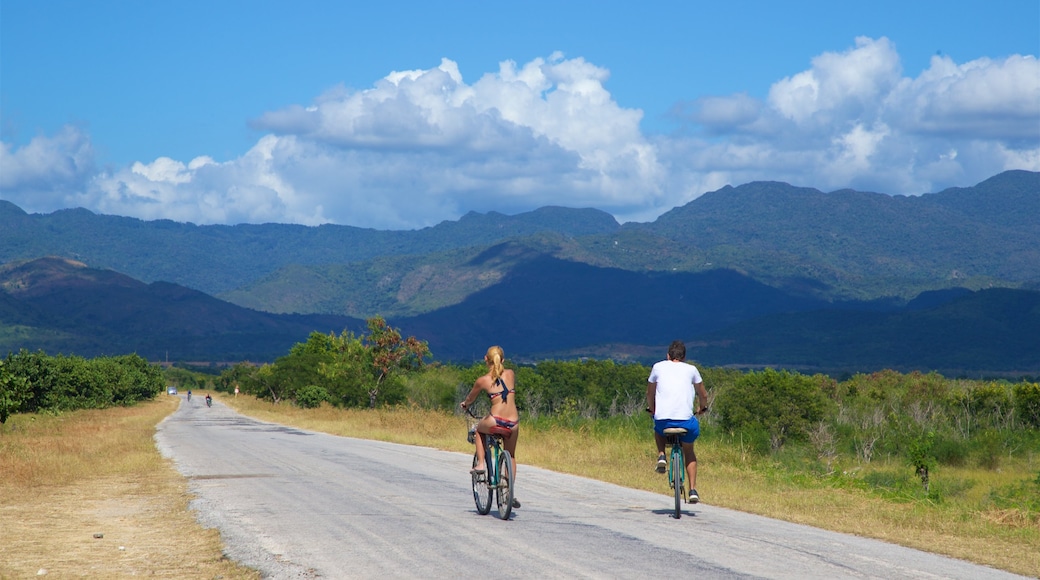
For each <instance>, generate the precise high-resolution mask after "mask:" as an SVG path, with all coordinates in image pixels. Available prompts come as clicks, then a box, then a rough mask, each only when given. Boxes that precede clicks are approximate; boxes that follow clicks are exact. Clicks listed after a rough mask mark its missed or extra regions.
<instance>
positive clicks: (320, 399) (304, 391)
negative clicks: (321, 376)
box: [296, 385, 329, 409]
mask: <svg viewBox="0 0 1040 580" xmlns="http://www.w3.org/2000/svg"><path fill="white" fill-rule="evenodd" d="M328 400H329V392H328V391H326V390H325V387H319V386H317V385H307V386H305V387H303V388H301V389H299V390H298V391H296V404H297V405H298V406H300V407H303V408H304V409H313V408H315V407H320V406H321V404H322V403H324V402H325V401H328Z"/></svg>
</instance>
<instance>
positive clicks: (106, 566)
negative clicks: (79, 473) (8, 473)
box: [0, 473, 259, 578]
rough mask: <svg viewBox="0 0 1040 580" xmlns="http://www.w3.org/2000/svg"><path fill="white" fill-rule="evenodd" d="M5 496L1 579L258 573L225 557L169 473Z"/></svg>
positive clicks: (214, 535)
mask: <svg viewBox="0 0 1040 580" xmlns="http://www.w3.org/2000/svg"><path fill="white" fill-rule="evenodd" d="M31 495H32V496H31V497H22V498H8V499H5V501H4V502H3V506H2V507H0V519H2V520H3V522H4V525H3V528H2V532H0V544H2V545H3V546H4V549H3V552H4V558H3V564H0V577H3V578H25V577H30V576H38V575H39V576H43V575H46V576H55V577H63V578H64V577H76V578H124V577H127V576H152V577H166V578H188V577H190V578H258V577H259V574H257V573H256V572H255V571H252V570H246V569H242V568H239V567H237V566H235V565H233V564H232V563H231V562H229V561H227V560H226V559H225V558H224V556H223V554H222V553H221V543H220V537H219V534H218V533H217V532H216V531H215V530H205V529H201V528H200V526H199V524H198V523H197V522H196V521H195V519H194V514H193V513H192V512H189V511H188V509H187V504H188V500H189V496H188V494H187V492H186V490H185V486H184V483H183V482H182V481H181V480H179V478H177V477H176V476H175V475H174V474H173V473H169V474H166V475H163V474H157V475H155V476H151V477H149V478H147V480H144V481H142V480H127V479H125V478H116V477H108V478H102V479H97V480H92V481H88V482H83V483H81V484H79V485H75V486H62V487H55V488H50V489H43V490H38V491H36V492H35V493H33V494H31Z"/></svg>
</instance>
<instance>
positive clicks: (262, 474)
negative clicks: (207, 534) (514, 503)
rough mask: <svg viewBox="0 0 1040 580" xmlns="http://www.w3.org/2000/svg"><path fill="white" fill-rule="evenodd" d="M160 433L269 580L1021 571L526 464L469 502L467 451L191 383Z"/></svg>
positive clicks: (207, 514)
mask: <svg viewBox="0 0 1040 580" xmlns="http://www.w3.org/2000/svg"><path fill="white" fill-rule="evenodd" d="M459 431H460V434H459V436H460V437H464V436H465V433H464V431H463V428H462V426H461V422H460V428H459ZM156 441H157V443H158V446H159V449H160V451H161V452H162V453H163V454H164V455H166V456H167V457H170V458H172V459H173V460H174V461H175V463H176V465H177V468H178V470H180V472H181V473H182V474H184V475H185V476H186V477H188V478H189V480H190V482H191V491H192V492H193V493H194V494H195V495H196V499H195V500H193V501H192V506H191V507H192V508H193V509H195V510H197V511H198V517H199V520H200V521H201V522H202V523H203V525H205V526H207V527H216V528H218V529H219V530H220V533H221V537H222V538H223V540H224V544H225V553H226V554H227V555H228V556H229V557H230V558H232V559H234V560H236V561H238V562H241V563H243V564H245V565H247V566H250V567H253V568H256V569H258V570H260V571H261V573H262V574H263V575H264V577H266V578H385V577H392V578H460V577H470V578H473V577H481V576H483V577H495V578H652V577H698V578H798V579H803V578H828V579H839V578H885V579H894V578H922V579H923V578H928V579H934V578H963V579H965V580H967V579H971V580H986V579H1006V578H1021V577H1019V576H1015V575H1013V574H1009V573H1006V572H1002V571H999V570H995V569H992V568H987V567H984V566H978V565H975V564H970V563H967V562H962V561H959V560H954V559H951V558H945V557H942V556H937V555H934V554H929V553H927V552H921V551H917V550H911V549H908V548H903V547H900V546H895V545H892V544H886V543H883V542H879V541H876V540H868V539H863V538H858V537H855V536H851V535H847V534H839V533H834V532H827V531H823V530H818V529H816V528H811V527H808V526H802V525H797V524H790V523H786V522H782V521H778V520H773V519H769V518H764V517H760V516H754V515H748V514H744V513H741V512H737V511H733V510H728V509H724V508H718V507H712V506H711V505H707V504H703V503H702V504H698V505H696V506H684V511H683V517H682V518H681V519H679V520H676V519H674V518H673V517H672V515H671V513H672V507H673V504H672V501H673V500H672V498H671V496H669V495H664V494H663V493H661V494H657V493H650V492H645V491H635V490H631V489H626V488H623V487H618V486H616V485H611V484H607V483H602V482H598V481H593V480H589V479H584V478H580V477H574V476H570V475H563V474H559V473H554V472H551V471H546V470H543V469H538V468H534V467H528V466H525V465H523V464H522V463H521V464H520V465H519V468H518V474H517V489H516V494H517V498H518V499H520V500H521V501H522V502H523V506H522V507H521V508H520V509H516V510H513V516H512V517H511V518H510V520H509V521H502V520H500V519H499V518H498V516H497V512H496V511H495V509H492V511H491V514H489V515H487V516H480V515H478V514H477V513H476V509H475V507H474V504H473V495H472V492H471V491H470V478H469V466H470V462H471V460H472V456H471V455H464V454H461V453H453V452H446V451H437V450H434V449H428V448H423V447H412V446H405V445H395V444H390V443H382V442H377V441H366V440H361V439H351V438H347V437H334V436H331V435H325V434H321V433H315V432H311V431H303V430H300V429H294V428H291V427H286V426H283V425H277V424H273V423H265V422H261V421H257V420H254V419H251V418H248V417H245V416H243V415H240V414H238V413H236V412H234V411H232V410H231V409H229V408H228V407H226V406H224V405H221V404H220V403H218V402H214V404H213V407H212V408H207V407H206V404H205V401H204V400H203V399H202V398H201V397H194V398H193V399H192V400H191V401H190V402H188V401H184V400H182V402H181V405H180V408H179V409H178V410H177V411H176V412H174V413H173V414H172V415H170V416H169V417H168V418H167V419H166V420H164V421H163V422H162V423H160V425H159V428H158V432H157V433H156ZM520 445H521V447H520V451H521V454H522V452H523V441H521V443H520ZM575 453H581V449H580V447H576V448H575ZM521 459H522V455H521ZM666 486H667V483H666V482H665V480H664V478H663V477H662V479H661V488H662V492H665V491H667V487H666ZM706 491H710V490H706ZM709 497H710V495H709ZM980 549H984V548H982V547H981V546H980Z"/></svg>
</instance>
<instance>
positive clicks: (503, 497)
mask: <svg viewBox="0 0 1040 580" xmlns="http://www.w3.org/2000/svg"><path fill="white" fill-rule="evenodd" d="M515 475H516V474H515V473H514V470H513V456H512V455H510V454H509V452H508V451H506V450H505V449H503V450H502V454H501V455H499V456H498V487H497V488H496V489H495V491H496V492H497V494H496V495H497V496H498V497H497V499H498V517H500V518H502V519H503V520H508V519H509V514H510V513H512V511H513V481H514V477H515Z"/></svg>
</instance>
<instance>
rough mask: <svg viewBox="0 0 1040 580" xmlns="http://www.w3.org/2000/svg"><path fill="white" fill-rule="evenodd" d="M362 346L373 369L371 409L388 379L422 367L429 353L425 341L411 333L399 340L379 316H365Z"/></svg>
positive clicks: (370, 391)
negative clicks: (369, 356)
mask: <svg viewBox="0 0 1040 580" xmlns="http://www.w3.org/2000/svg"><path fill="white" fill-rule="evenodd" d="M365 346H366V347H367V348H368V351H369V353H371V356H372V364H373V366H375V370H376V380H375V383H374V384H372V385H371V388H370V389H369V391H368V397H369V407H372V408H375V406H376V402H377V400H378V399H379V396H380V389H381V388H382V387H383V382H384V381H386V380H387V378H389V377H392V376H395V375H398V374H400V373H403V372H407V371H413V370H418V369H420V368H422V365H423V362H424V360H425V359H426V357H428V356H430V347H429V345H427V343H426V342H425V341H421V340H419V339H417V338H415V337H414V336H409V337H408V338H406V339H402V338H401V331H400V330H398V329H396V328H393V327H392V326H390V325H389V324H387V323H386V320H383V317H382V316H374V317H372V318H369V319H368V336H367V337H365Z"/></svg>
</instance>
